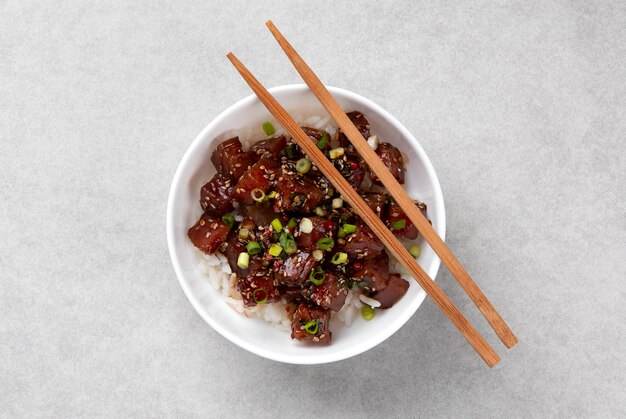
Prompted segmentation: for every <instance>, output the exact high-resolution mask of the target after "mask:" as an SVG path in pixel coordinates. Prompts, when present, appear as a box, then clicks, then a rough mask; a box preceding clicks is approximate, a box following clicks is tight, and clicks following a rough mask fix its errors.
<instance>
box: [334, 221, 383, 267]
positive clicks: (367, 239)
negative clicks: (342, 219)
mask: <svg viewBox="0 0 626 419" xmlns="http://www.w3.org/2000/svg"><path fill="white" fill-rule="evenodd" d="M356 226H357V230H356V232H354V233H352V234H348V236H346V239H345V240H346V244H345V245H344V247H343V251H344V252H346V253H347V254H348V256H350V257H352V258H356V259H372V258H375V257H376V256H378V255H379V254H380V252H382V250H383V248H384V246H383V243H382V242H381V241H380V239H379V238H378V237H376V235H375V234H374V232H373V231H372V230H371V229H370V228H369V227H368V226H367V224H365V223H364V222H363V220H359V221H358V222H357V224H356Z"/></svg>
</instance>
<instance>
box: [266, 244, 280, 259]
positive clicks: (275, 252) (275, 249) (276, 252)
mask: <svg viewBox="0 0 626 419" xmlns="http://www.w3.org/2000/svg"><path fill="white" fill-rule="evenodd" d="M282 251H283V248H282V247H281V246H280V244H276V243H274V244H273V245H271V246H270V249H269V250H268V252H269V254H270V255H272V256H274V257H278V256H280V254H281V252H282Z"/></svg>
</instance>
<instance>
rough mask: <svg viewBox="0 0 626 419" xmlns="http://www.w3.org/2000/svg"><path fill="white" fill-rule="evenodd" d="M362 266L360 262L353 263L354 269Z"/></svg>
mask: <svg viewBox="0 0 626 419" xmlns="http://www.w3.org/2000/svg"><path fill="white" fill-rule="evenodd" d="M362 266H363V264H362V263H361V262H354V269H361V267H362Z"/></svg>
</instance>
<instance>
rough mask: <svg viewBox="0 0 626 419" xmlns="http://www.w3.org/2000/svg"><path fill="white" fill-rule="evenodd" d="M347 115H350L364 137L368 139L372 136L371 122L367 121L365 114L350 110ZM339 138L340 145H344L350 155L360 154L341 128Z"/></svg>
mask: <svg viewBox="0 0 626 419" xmlns="http://www.w3.org/2000/svg"><path fill="white" fill-rule="evenodd" d="M346 115H348V118H350V120H351V121H352V123H353V124H354V125H355V126H356V129H358V130H359V132H360V133H361V135H362V136H363V138H365V139H366V140H367V139H368V138H369V137H370V123H369V122H368V121H367V119H366V118H365V116H363V114H362V113H361V112H357V111H354V112H348V113H347V114H346ZM338 140H339V147H343V148H344V150H345V151H346V154H348V155H357V154H358V153H357V152H356V150H355V149H354V146H353V145H352V143H351V142H350V140H348V138H347V137H346V135H345V134H344V133H343V132H341V130H339V137H338Z"/></svg>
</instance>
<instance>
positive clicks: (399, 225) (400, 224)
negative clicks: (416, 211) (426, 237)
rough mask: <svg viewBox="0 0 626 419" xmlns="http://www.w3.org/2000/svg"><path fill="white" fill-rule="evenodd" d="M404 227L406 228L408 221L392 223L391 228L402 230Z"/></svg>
mask: <svg viewBox="0 0 626 419" xmlns="http://www.w3.org/2000/svg"><path fill="white" fill-rule="evenodd" d="M404 227H406V220H398V221H392V222H391V228H393V229H394V230H402V229H403V228H404Z"/></svg>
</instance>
